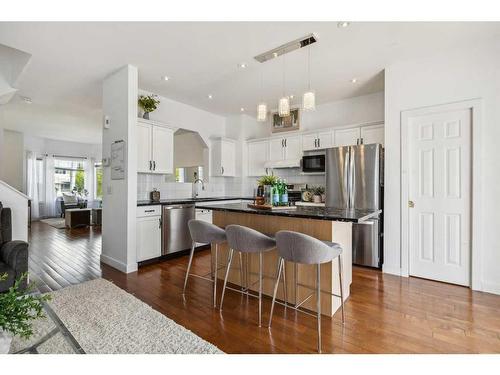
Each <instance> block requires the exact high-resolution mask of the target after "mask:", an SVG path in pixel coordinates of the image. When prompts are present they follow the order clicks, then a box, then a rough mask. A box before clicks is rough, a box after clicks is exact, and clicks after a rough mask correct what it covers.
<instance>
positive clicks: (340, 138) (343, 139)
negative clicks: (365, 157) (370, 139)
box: [334, 127, 361, 147]
mask: <svg viewBox="0 0 500 375" xmlns="http://www.w3.org/2000/svg"><path fill="white" fill-rule="evenodd" d="M334 135H335V146H337V147H338V146H352V145H357V144H358V143H359V139H360V138H361V131H360V128H359V127H356V128H350V129H339V130H335V134H334Z"/></svg>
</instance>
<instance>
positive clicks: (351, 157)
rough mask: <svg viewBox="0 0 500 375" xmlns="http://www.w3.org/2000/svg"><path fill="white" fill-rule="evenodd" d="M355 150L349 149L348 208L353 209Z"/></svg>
mask: <svg viewBox="0 0 500 375" xmlns="http://www.w3.org/2000/svg"><path fill="white" fill-rule="evenodd" d="M355 152H356V148H354V147H351V148H350V154H349V208H355V207H354V197H355V196H356V170H355V169H356V163H355V157H354V156H355V155H354V153H355Z"/></svg>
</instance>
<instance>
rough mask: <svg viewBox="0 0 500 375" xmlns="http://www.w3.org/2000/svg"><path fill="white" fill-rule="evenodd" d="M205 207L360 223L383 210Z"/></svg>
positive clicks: (244, 205)
mask: <svg viewBox="0 0 500 375" xmlns="http://www.w3.org/2000/svg"><path fill="white" fill-rule="evenodd" d="M204 208H207V209H210V210H213V211H231V212H242V213H248V214H256V215H274V216H287V217H299V218H305V219H316V220H330V221H349V222H353V223H359V222H362V221H365V220H368V219H370V218H372V217H376V216H377V215H379V214H380V213H381V212H382V210H357V209H344V208H333V207H308V206H301V207H297V208H295V209H290V210H284V209H280V210H274V211H273V210H260V209H255V208H250V207H248V203H228V204H219V205H217V204H215V205H205V206H204Z"/></svg>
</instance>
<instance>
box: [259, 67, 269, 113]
mask: <svg viewBox="0 0 500 375" xmlns="http://www.w3.org/2000/svg"><path fill="white" fill-rule="evenodd" d="M263 76H264V74H263V73H262V72H260V95H261V98H260V99H261V100H260V103H259V105H257V121H258V122H264V121H266V119H267V104H266V103H264V101H263V100H262V93H263V81H264V78H263Z"/></svg>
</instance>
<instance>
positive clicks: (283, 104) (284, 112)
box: [278, 55, 290, 117]
mask: <svg viewBox="0 0 500 375" xmlns="http://www.w3.org/2000/svg"><path fill="white" fill-rule="evenodd" d="M278 114H279V116H280V117H286V116H289V115H290V99H288V96H286V95H285V55H283V96H282V97H281V99H280V100H279V102H278Z"/></svg>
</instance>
